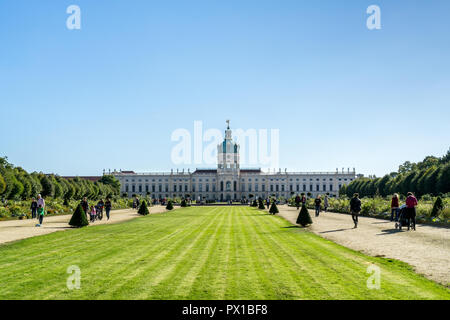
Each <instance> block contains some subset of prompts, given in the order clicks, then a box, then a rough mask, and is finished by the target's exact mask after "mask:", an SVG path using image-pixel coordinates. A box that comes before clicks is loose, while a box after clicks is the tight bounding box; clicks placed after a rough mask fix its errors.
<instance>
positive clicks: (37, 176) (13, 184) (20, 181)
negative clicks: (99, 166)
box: [0, 157, 120, 201]
mask: <svg viewBox="0 0 450 320" xmlns="http://www.w3.org/2000/svg"><path fill="white" fill-rule="evenodd" d="M7 160H8V159H7V158H6V157H4V158H2V157H0V198H1V199H7V200H27V199H30V198H32V197H36V195H38V194H41V195H42V196H43V197H51V198H60V199H64V200H67V201H68V200H71V199H75V200H79V199H81V198H83V197H87V198H89V199H98V198H106V197H115V196H117V195H119V192H120V182H119V181H118V180H117V179H115V178H114V177H113V176H107V175H105V176H103V177H102V178H101V179H100V180H99V181H95V182H93V181H90V180H86V179H81V178H78V177H76V178H73V179H65V178H62V177H60V176H58V175H54V174H44V173H42V172H39V173H38V172H33V173H28V172H27V171H25V170H24V169H22V168H21V167H15V166H14V165H12V164H11V163H9V162H8V161H7Z"/></svg>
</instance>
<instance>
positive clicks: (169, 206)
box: [166, 200, 173, 210]
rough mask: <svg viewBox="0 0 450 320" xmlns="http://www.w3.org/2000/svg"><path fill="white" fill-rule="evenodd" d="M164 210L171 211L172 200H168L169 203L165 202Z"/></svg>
mask: <svg viewBox="0 0 450 320" xmlns="http://www.w3.org/2000/svg"><path fill="white" fill-rule="evenodd" d="M166 209H167V210H172V209H173V203H172V200H169V202H167V206H166Z"/></svg>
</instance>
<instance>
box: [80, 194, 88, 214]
mask: <svg viewBox="0 0 450 320" xmlns="http://www.w3.org/2000/svg"><path fill="white" fill-rule="evenodd" d="M81 207H82V208H83V211H84V213H85V214H86V218H87V215H88V214H89V202H88V200H87V198H86V197H84V198H83V200H81Z"/></svg>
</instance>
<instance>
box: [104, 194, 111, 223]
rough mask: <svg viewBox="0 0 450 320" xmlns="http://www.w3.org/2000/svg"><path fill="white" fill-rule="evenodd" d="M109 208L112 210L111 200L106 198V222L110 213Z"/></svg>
mask: <svg viewBox="0 0 450 320" xmlns="http://www.w3.org/2000/svg"><path fill="white" fill-rule="evenodd" d="M111 208H112V203H111V200H110V199H109V198H106V202H105V211H106V218H107V220H109V213H110V211H111Z"/></svg>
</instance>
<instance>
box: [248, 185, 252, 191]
mask: <svg viewBox="0 0 450 320" xmlns="http://www.w3.org/2000/svg"><path fill="white" fill-rule="evenodd" d="M248 192H252V185H251V184H250V183H249V184H248Z"/></svg>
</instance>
